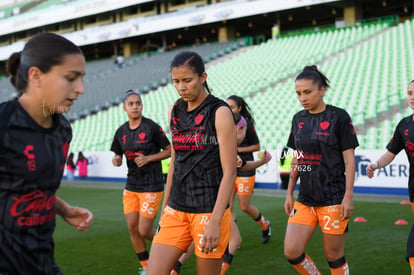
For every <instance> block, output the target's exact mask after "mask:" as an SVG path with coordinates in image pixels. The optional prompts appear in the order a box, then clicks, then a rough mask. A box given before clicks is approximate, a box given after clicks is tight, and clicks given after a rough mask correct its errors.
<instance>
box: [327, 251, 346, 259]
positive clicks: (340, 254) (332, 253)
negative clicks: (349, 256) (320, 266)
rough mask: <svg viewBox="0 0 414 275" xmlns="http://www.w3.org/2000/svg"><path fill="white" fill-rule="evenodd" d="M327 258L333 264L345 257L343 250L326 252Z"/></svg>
mask: <svg viewBox="0 0 414 275" xmlns="http://www.w3.org/2000/svg"><path fill="white" fill-rule="evenodd" d="M325 256H326V260H327V261H328V262H333V261H336V260H337V259H339V258H341V257H343V256H344V252H343V251H342V250H337V249H332V250H328V251H325Z"/></svg>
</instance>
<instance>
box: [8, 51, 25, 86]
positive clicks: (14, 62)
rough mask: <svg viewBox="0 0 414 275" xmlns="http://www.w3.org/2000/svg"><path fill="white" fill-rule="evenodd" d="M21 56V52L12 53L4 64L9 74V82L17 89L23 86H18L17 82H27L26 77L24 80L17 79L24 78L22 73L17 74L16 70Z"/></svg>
mask: <svg viewBox="0 0 414 275" xmlns="http://www.w3.org/2000/svg"><path fill="white" fill-rule="evenodd" d="M21 56H22V52H15V53H12V54H11V55H10V57H9V59H8V60H7V64H6V70H7V73H8V74H9V75H10V82H11V84H12V85H13V86H14V87H15V88H16V90H18V91H19V90H21V88H24V87H18V86H17V84H18V83H21V82H27V79H26V81H24V79H22V80H19V81H18V80H17V79H18V78H24V77H23V75H21V74H19V72H18V70H19V65H20V59H21ZM24 86H25V85H24Z"/></svg>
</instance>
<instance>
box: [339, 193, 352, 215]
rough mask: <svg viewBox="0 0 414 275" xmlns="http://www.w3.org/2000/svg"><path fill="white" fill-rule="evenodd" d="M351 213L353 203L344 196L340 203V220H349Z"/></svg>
mask: <svg viewBox="0 0 414 275" xmlns="http://www.w3.org/2000/svg"><path fill="white" fill-rule="evenodd" d="M353 212H354V203H353V201H352V198H349V197H347V196H346V195H345V196H344V199H343V200H342V203H341V213H340V214H341V220H346V219H349V218H350V217H351V216H352V213H353Z"/></svg>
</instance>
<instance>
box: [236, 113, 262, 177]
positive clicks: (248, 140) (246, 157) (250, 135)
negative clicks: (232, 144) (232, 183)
mask: <svg viewBox="0 0 414 275" xmlns="http://www.w3.org/2000/svg"><path fill="white" fill-rule="evenodd" d="M245 119H246V122H247V126H246V127H247V129H246V136H245V137H244V139H243V140H242V142H241V143H240V145H239V147H248V146H250V145H254V144H258V143H260V141H259V137H258V136H257V133H256V129H254V126H253V124H252V123H251V122H250V120H248V119H247V118H245ZM239 156H240V158H241V159H242V160H243V161H250V160H254V158H253V153H252V152H250V153H239ZM254 175H256V169H253V170H250V171H241V170H240V169H237V176H238V177H251V176H254Z"/></svg>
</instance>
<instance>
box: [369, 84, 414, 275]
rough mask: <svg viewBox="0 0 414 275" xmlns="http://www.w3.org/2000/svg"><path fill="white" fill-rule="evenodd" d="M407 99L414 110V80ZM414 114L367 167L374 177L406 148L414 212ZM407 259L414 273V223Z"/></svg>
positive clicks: (408, 117)
mask: <svg viewBox="0 0 414 275" xmlns="http://www.w3.org/2000/svg"><path fill="white" fill-rule="evenodd" d="M407 101H408V105H409V106H410V108H411V109H413V110H414V80H412V81H411V82H410V83H409V85H408V88H407ZM413 143H414V115H409V116H407V117H405V118H403V119H402V120H401V121H400V122H399V123H398V125H397V127H396V128H395V131H394V136H393V137H392V139H391V141H390V142H389V143H388V145H387V151H386V152H385V153H384V154H383V155H382V156H381V157H380V158H379V159H378V160H377V161H376V162H375V163H371V164H369V165H368V167H367V176H368V177H369V178H372V177H373V176H374V171H375V170H376V169H380V168H382V167H385V166H387V165H388V164H390V163H391V162H392V161H393V160H394V158H395V156H396V155H397V154H398V153H399V152H400V151H401V150H402V149H404V150H405V153H406V154H407V158H408V161H409V163H410V176H409V178H408V190H409V196H410V201H411V209H412V210H413V214H414V146H413ZM407 260H408V261H409V263H410V267H411V274H412V275H414V225H413V226H412V227H411V231H410V234H409V236H408V241H407Z"/></svg>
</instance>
